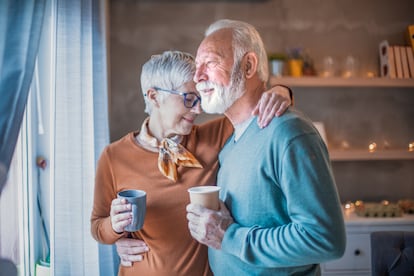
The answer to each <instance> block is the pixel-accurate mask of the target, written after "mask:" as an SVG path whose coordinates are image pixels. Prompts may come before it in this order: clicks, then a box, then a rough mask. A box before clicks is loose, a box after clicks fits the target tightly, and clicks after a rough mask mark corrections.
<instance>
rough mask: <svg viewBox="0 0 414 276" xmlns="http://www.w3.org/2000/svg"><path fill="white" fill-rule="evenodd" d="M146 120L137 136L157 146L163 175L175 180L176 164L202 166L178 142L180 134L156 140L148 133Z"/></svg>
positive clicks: (148, 144) (159, 165) (150, 144)
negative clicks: (159, 140)
mask: <svg viewBox="0 0 414 276" xmlns="http://www.w3.org/2000/svg"><path fill="white" fill-rule="evenodd" d="M148 122H149V118H147V119H146V120H145V121H144V123H143V124H142V127H141V131H140V133H139V135H138V137H139V140H140V141H141V142H143V143H144V144H145V145H147V146H150V147H153V148H158V153H159V155H158V169H159V170H160V172H161V173H162V174H163V175H164V176H166V177H167V178H169V179H171V180H172V181H174V182H176V181H177V178H178V177H177V166H183V167H192V168H203V166H202V165H201V164H200V163H199V162H198V160H197V159H196V158H195V157H194V155H193V154H192V153H191V152H189V151H188V150H187V149H186V148H185V147H183V146H182V145H181V144H179V141H181V140H182V136H180V135H175V136H173V137H170V138H164V139H162V141H161V142H158V140H157V138H155V137H153V136H151V135H150V134H149V132H148Z"/></svg>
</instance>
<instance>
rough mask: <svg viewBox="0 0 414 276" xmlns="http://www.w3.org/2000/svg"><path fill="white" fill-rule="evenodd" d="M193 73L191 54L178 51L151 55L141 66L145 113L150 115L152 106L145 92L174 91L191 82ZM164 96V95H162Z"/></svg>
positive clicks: (193, 62) (193, 66) (193, 63)
mask: <svg viewBox="0 0 414 276" xmlns="http://www.w3.org/2000/svg"><path fill="white" fill-rule="evenodd" d="M194 73H195V61H194V57H193V56H192V55H191V54H188V53H185V52H180V51H165V52H163V53H162V54H159V55H153V56H151V58H150V59H149V60H148V61H147V62H146V63H145V64H144V65H143V66H142V72H141V89H142V94H143V95H144V100H145V112H146V113H148V114H151V111H152V106H151V104H150V102H149V101H148V99H147V97H146V94H147V91H148V90H149V89H151V88H154V87H159V88H163V89H168V90H176V89H178V88H179V87H180V86H182V85H183V84H185V83H187V82H189V81H192V80H193V78H194ZM164 94H165V93H164Z"/></svg>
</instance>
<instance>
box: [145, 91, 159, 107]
mask: <svg viewBox="0 0 414 276" xmlns="http://www.w3.org/2000/svg"><path fill="white" fill-rule="evenodd" d="M157 95H158V91H157V90H155V89H154V88H150V89H148V91H147V93H145V96H146V97H147V100H148V101H149V102H151V104H152V105H153V106H156V107H158V106H159V103H158V98H157Z"/></svg>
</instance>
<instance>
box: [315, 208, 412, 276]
mask: <svg viewBox="0 0 414 276" xmlns="http://www.w3.org/2000/svg"><path fill="white" fill-rule="evenodd" d="M344 216H345V225H346V234H347V243H346V249H345V254H344V256H343V257H342V258H340V259H337V260H334V261H331V262H327V263H323V264H322V265H321V268H322V275H323V276H328V275H353V276H359V275H367V276H368V275H369V276H370V275H371V238H370V234H371V232H374V231H414V215H404V216H403V217H398V218H364V217H358V216H357V215H356V214H355V213H353V212H348V211H345V215H344Z"/></svg>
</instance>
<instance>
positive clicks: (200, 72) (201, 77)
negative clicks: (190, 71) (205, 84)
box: [194, 64, 207, 83]
mask: <svg viewBox="0 0 414 276" xmlns="http://www.w3.org/2000/svg"><path fill="white" fill-rule="evenodd" d="M206 80H207V75H206V73H205V65H204V64H203V65H200V66H199V67H197V68H196V71H195V74H194V82H195V83H199V82H201V81H206Z"/></svg>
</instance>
